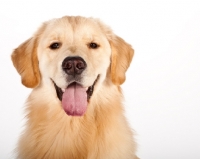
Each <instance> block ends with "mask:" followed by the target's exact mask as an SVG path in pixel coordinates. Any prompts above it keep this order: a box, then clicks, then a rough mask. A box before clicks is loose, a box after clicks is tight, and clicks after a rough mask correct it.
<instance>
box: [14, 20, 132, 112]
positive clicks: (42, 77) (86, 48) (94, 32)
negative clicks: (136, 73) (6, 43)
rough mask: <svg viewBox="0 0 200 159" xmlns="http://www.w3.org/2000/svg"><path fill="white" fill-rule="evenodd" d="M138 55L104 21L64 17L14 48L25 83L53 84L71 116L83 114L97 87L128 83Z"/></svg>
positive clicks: (50, 23) (27, 84)
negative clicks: (131, 68)
mask: <svg viewBox="0 0 200 159" xmlns="http://www.w3.org/2000/svg"><path fill="white" fill-rule="evenodd" d="M133 53H134V51H133V49H132V48H131V46H130V45H129V44H127V43H126V42H125V41H124V40H123V39H121V38H120V37H118V36H116V35H115V34H113V32H112V31H111V30H110V28H109V27H107V26H106V25H104V24H103V23H101V22H100V21H99V20H96V19H93V18H84V17H63V18H60V19H54V20H51V21H48V22H46V23H44V24H43V25H42V27H41V28H39V29H38V31H37V32H36V34H35V35H34V36H33V37H32V38H30V39H28V40H27V41H26V42H24V43H23V44H21V45H20V46H19V47H18V48H17V49H15V50H14V52H13V53H12V61H13V64H14V66H15V68H16V69H17V71H18V73H19V74H20V75H21V79H22V83H23V85H25V86H26V87H29V88H35V87H39V86H41V85H42V86H44V85H50V86H54V87H55V93H56V94H57V97H58V99H60V100H61V102H62V106H63V109H64V110H65V111H66V113H67V114H68V115H83V114H84V112H85V111H86V108H87V104H88V102H89V100H90V98H91V97H92V95H93V93H95V91H97V90H98V89H97V87H100V86H101V85H102V84H103V83H104V82H106V81H111V82H112V83H113V84H114V85H116V86H119V85H121V84H122V83H123V82H124V81H125V72H126V70H127V69H128V67H129V64H130V62H131V60H132V57H133ZM50 83H51V84H50Z"/></svg>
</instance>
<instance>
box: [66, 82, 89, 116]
mask: <svg viewBox="0 0 200 159" xmlns="http://www.w3.org/2000/svg"><path fill="white" fill-rule="evenodd" d="M62 106H63V109H64V110H65V112H66V113H67V114H68V115H72V116H82V115H83V114H84V113H85V111H86V109H87V93H86V90H85V88H83V87H82V86H81V85H79V84H77V83H73V84H71V85H70V86H69V87H67V89H66V90H65V92H64V93H63V96H62Z"/></svg>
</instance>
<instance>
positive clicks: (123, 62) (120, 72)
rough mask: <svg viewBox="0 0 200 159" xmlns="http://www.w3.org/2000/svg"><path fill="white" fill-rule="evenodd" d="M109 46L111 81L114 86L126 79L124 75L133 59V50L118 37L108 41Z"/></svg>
mask: <svg viewBox="0 0 200 159" xmlns="http://www.w3.org/2000/svg"><path fill="white" fill-rule="evenodd" d="M110 45H111V50H112V54H111V80H112V82H113V83H114V84H115V85H121V84H122V83H123V82H124V81H125V79H126V76H125V73H126V70H127V69H128V67H129V65H130V63H131V60H132V58H133V54H134V50H133V49H132V47H131V45H129V44H128V43H126V42H125V41H124V40H123V39H122V38H120V37H118V36H114V37H113V38H112V40H110Z"/></svg>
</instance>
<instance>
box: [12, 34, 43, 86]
mask: <svg viewBox="0 0 200 159" xmlns="http://www.w3.org/2000/svg"><path fill="white" fill-rule="evenodd" d="M37 43H38V42H37V38H36V37H33V38H30V39H28V40H27V41H25V42H24V43H22V44H21V45H20V46H19V47H18V48H16V49H15V50H14V51H13V53H12V55H11V58H12V62H13V65H14V66H15V68H16V70H17V72H18V73H19V74H20V75H21V80H22V84H23V85H25V86H26V87H28V88H34V87H36V86H37V85H38V84H39V82H40V72H39V65H38V58H37V45H38V44H37Z"/></svg>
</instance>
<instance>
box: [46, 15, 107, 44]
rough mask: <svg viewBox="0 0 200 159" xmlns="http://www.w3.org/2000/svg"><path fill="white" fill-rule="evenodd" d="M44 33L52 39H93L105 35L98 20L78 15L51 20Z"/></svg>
mask: <svg viewBox="0 0 200 159" xmlns="http://www.w3.org/2000/svg"><path fill="white" fill-rule="evenodd" d="M44 34H45V37H49V38H50V39H52V40H54V39H58V40H59V39H63V38H67V39H69V38H73V39H75V38H78V39H80V38H82V39H83V40H86V39H91V40H92V39H93V38H94V37H98V38H101V37H103V36H105V35H104V33H103V32H102V30H101V27H100V26H99V23H98V22H97V21H95V20H94V19H89V18H77V17H76V18H73V19H70V18H66V17H64V18H60V19H54V20H52V21H49V22H48V23H47V27H46V29H45V32H44Z"/></svg>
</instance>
